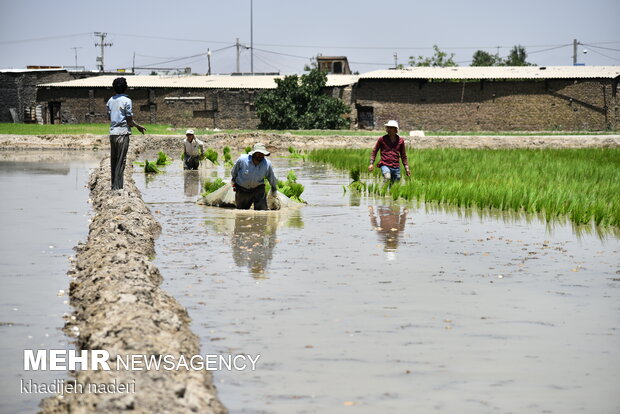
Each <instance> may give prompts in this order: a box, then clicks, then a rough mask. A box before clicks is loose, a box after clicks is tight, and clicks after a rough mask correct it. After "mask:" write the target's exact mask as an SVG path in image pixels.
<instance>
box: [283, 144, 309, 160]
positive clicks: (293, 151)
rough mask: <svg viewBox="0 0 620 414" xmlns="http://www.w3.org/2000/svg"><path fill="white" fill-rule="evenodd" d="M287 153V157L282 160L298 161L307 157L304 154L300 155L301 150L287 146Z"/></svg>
mask: <svg viewBox="0 0 620 414" xmlns="http://www.w3.org/2000/svg"><path fill="white" fill-rule="evenodd" d="M288 153H289V155H287V156H284V157H283V158H299V159H304V160H305V159H306V157H307V155H306V154H302V152H301V150H296V149H295V148H294V147H293V146H291V145H289V147H288Z"/></svg>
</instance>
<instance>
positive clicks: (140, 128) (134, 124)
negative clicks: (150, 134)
mask: <svg viewBox="0 0 620 414" xmlns="http://www.w3.org/2000/svg"><path fill="white" fill-rule="evenodd" d="M127 125H129V126H130V127H135V128H137V129H138V131H140V133H142V134H144V131H146V128H144V127H143V126H142V125H139V124H138V123H137V122H136V121H134V120H133V116H128V117H127Z"/></svg>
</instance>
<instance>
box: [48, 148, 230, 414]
mask: <svg viewBox="0 0 620 414" xmlns="http://www.w3.org/2000/svg"><path fill="white" fill-rule="evenodd" d="M137 149H138V148H137V147H136V146H133V147H132V149H131V150H130V154H129V155H128V162H129V163H131V162H132V161H133V160H134V159H135V154H136V150H137ZM130 165H131V164H130ZM89 188H90V191H91V192H90V197H91V200H92V204H93V210H94V213H95V215H94V217H93V218H92V222H91V225H90V229H89V234H88V239H87V241H86V243H85V244H80V245H79V246H78V247H77V254H76V258H75V262H74V263H73V268H72V269H71V270H70V271H69V274H70V275H71V276H72V277H73V280H72V282H71V285H70V300H71V306H72V307H73V308H74V309H75V311H74V313H73V315H72V316H71V318H70V319H69V321H68V323H67V325H66V327H65V328H66V331H67V332H68V333H69V334H71V335H73V336H75V340H76V347H77V349H79V350H89V349H103V350H106V351H108V352H109V353H110V357H111V359H112V361H114V360H115V359H116V357H117V356H119V355H120V356H125V355H126V354H129V353H130V354H144V355H175V356H177V357H178V356H179V355H186V356H191V355H196V354H199V343H198V338H197V337H196V336H195V335H194V334H193V333H192V332H191V331H190V330H189V317H188V316H187V312H186V310H185V309H184V308H183V307H182V306H181V305H180V304H179V303H178V302H177V301H176V300H175V299H174V298H173V297H171V296H170V295H168V294H166V293H165V292H164V291H162V290H161V289H160V287H159V285H160V284H161V282H162V277H161V275H160V273H159V271H158V269H157V267H155V265H153V263H152V262H151V260H150V258H151V257H152V256H153V255H154V246H153V243H154V239H155V237H156V236H157V235H158V234H159V230H160V226H159V224H158V223H157V222H156V221H155V220H154V219H153V216H152V215H151V213H150V212H149V210H148V209H147V207H146V206H145V205H144V202H143V201H142V199H141V198H140V193H139V192H138V191H137V189H136V187H135V185H134V183H133V179H132V178H131V168H129V169H128V171H127V172H126V178H125V188H124V189H123V190H120V191H112V190H110V167H109V159H108V158H107V157H106V158H104V159H103V160H102V162H101V165H100V167H99V168H97V169H96V170H95V171H94V172H93V174H92V175H91V177H90V181H89ZM74 379H75V380H76V381H77V382H78V383H82V384H88V383H97V384H103V383H112V382H113V381H116V382H118V383H132V382H134V381H135V389H136V392H135V393H131V392H129V393H110V394H105V393H68V394H65V396H64V398H63V397H62V396H60V395H56V396H55V397H51V398H48V399H45V400H44V401H43V411H42V412H43V413H80V412H84V413H86V412H87V413H113V412H125V411H131V412H136V413H154V412H165V413H187V412H203V413H224V412H226V409H225V408H224V407H223V406H222V405H221V403H220V402H219V401H218V399H217V396H216V391H215V388H214V387H213V385H212V382H211V375H210V373H209V372H208V371H204V370H202V371H186V370H179V371H156V370H150V371H125V370H119V371H117V370H111V371H77V373H75V375H74Z"/></svg>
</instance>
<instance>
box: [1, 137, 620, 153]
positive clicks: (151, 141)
mask: <svg viewBox="0 0 620 414" xmlns="http://www.w3.org/2000/svg"><path fill="white" fill-rule="evenodd" d="M380 135H381V133H380V132H376V133H369V135H367V136H350V135H346V136H345V135H332V136H324V135H322V136H311V135H308V136H306V135H293V134H287V133H285V134H274V133H267V132H265V133H263V132H246V133H239V134H225V133H219V134H214V135H200V136H198V138H199V139H200V140H201V141H204V143H205V145H206V146H207V147H211V148H215V149H219V150H221V149H222V148H224V147H225V146H229V147H231V149H233V150H235V151H236V152H238V151H241V150H243V149H244V148H245V147H248V146H252V145H254V144H255V143H256V142H262V143H264V144H265V145H267V147H268V148H269V150H270V151H275V152H278V151H283V152H286V151H288V147H289V146H292V147H294V148H295V149H305V150H307V149H315V148H372V146H373V145H374V143H375V142H376V140H377V138H378V137H379V136H380ZM184 138H185V136H183V135H149V134H147V135H144V136H142V135H137V134H134V135H133V136H132V138H131V140H132V143H136V144H138V145H142V146H144V148H145V149H148V150H160V149H163V150H166V151H176V152H178V153H180V152H181V149H182V142H183V139H184ZM403 138H404V139H405V141H406V143H407V146H408V147H410V148H489V149H500V148H615V147H620V135H597V134H595V133H593V134H592V135H543V134H541V135H501V136H487V135H484V136H428V137H409V136H404V135H403ZM108 147H109V139H108V136H107V135H32V136H31V135H0V149H3V150H6V149H99V148H108ZM175 158H176V155H175Z"/></svg>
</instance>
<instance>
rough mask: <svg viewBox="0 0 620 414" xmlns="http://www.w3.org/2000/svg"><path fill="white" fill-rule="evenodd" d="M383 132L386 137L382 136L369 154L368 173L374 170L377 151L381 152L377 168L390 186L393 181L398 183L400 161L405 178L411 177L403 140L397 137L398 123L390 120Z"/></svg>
mask: <svg viewBox="0 0 620 414" xmlns="http://www.w3.org/2000/svg"><path fill="white" fill-rule="evenodd" d="M385 130H386V132H387V135H384V136H382V137H381V138H379V139H378V140H377V143H376V144H375V147H374V148H373V150H372V154H370V165H369V166H368V171H372V170H373V169H374V163H375V158H376V156H377V151H381V160H380V161H379V164H377V165H378V166H379V168H381V173H382V174H383V177H384V178H385V180H386V181H388V180H389V182H390V184H392V183H394V182H395V181H400V160H401V159H402V161H403V165H404V166H405V172H406V173H407V177H409V176H411V171H409V163H408V162H407V152H406V151H405V140H404V139H402V138H401V137H399V136H398V122H396V121H394V120H391V121H388V123H387V124H385Z"/></svg>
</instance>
